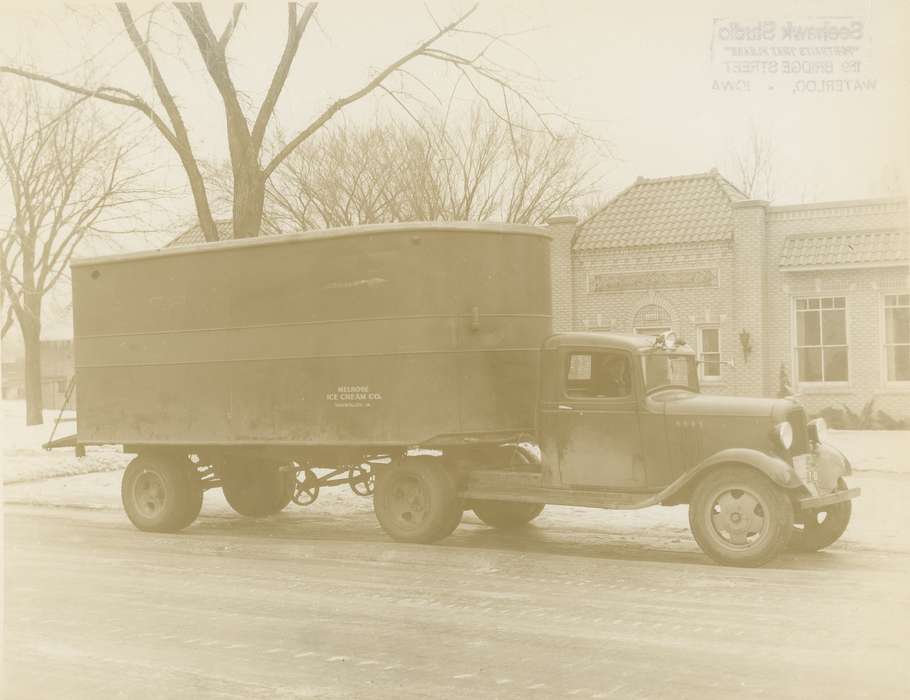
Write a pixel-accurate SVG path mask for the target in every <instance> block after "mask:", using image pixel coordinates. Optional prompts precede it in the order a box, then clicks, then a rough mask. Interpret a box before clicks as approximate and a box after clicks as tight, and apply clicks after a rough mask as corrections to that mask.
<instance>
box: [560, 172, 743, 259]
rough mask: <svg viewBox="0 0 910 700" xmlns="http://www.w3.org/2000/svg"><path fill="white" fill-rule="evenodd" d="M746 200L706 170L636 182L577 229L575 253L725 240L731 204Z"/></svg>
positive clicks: (730, 231) (730, 221)
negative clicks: (579, 251)
mask: <svg viewBox="0 0 910 700" xmlns="http://www.w3.org/2000/svg"><path fill="white" fill-rule="evenodd" d="M746 199H748V197H746V195H744V194H743V193H742V192H740V191H739V190H738V189H736V187H734V186H733V185H732V184H730V182H728V181H727V180H726V179H725V178H723V177H722V176H721V175H719V174H718V173H717V171H716V170H711V171H710V172H707V173H700V174H697V175H683V176H679V177H666V178H659V179H655V180H648V179H645V178H639V179H638V180H636V181H635V184H633V185H632V186H631V187H629V188H628V189H626V190H624V191H623V192H621V193H620V194H619V195H617V196H616V197H615V198H613V199H612V200H611V201H610V202H609V203H608V204H607V205H606V206H605V207H604V208H603V209H601V210H600V211H599V212H597V213H596V214H594V215H593V216H592V217H591V218H590V219H588V220H587V221H586V222H585V223H583V224H582V225H581V227H580V230H579V232H578V235H577V236H576V238H575V244H574V248H575V250H594V249H602V248H626V247H635V246H651V245H667V244H674V243H698V242H703V241H723V240H729V239H730V238H731V237H732V236H733V218H732V212H731V206H730V205H731V204H732V203H733V202H737V201H743V200H746Z"/></svg>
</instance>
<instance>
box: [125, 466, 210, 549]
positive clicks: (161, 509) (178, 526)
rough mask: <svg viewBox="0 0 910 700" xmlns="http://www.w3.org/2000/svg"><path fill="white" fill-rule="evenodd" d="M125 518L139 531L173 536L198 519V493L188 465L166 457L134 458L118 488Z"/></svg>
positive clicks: (197, 486)
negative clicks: (164, 533) (170, 533)
mask: <svg viewBox="0 0 910 700" xmlns="http://www.w3.org/2000/svg"><path fill="white" fill-rule="evenodd" d="M120 498H121V500H122V502H123V509H124V510H125V511H126V515H127V517H128V518H129V519H130V522H132V523H133V525H135V526H136V527H137V528H139V529H140V530H145V531H147V532H176V531H178V530H182V529H183V528H185V527H186V526H187V525H189V524H190V523H191V522H193V521H194V520H195V519H196V517H197V516H198V515H199V511H200V509H201V508H202V489H201V488H200V487H199V485H198V483H196V481H195V480H194V479H193V474H192V473H191V471H190V468H189V466H188V464H185V463H184V462H183V460H180V459H174V458H172V457H169V456H166V455H138V456H137V457H135V458H134V459H133V461H132V462H130V463H129V466H127V468H126V471H125V472H124V473H123V481H122V482H121V486H120Z"/></svg>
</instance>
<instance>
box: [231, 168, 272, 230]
mask: <svg viewBox="0 0 910 700" xmlns="http://www.w3.org/2000/svg"><path fill="white" fill-rule="evenodd" d="M264 203H265V178H264V177H263V176H262V173H261V172H259V170H258V168H256V170H255V171H253V169H252V168H242V169H239V168H235V170H234V212H233V213H234V238H256V237H257V236H258V235H259V231H260V228H261V227H262V208H263V205H264Z"/></svg>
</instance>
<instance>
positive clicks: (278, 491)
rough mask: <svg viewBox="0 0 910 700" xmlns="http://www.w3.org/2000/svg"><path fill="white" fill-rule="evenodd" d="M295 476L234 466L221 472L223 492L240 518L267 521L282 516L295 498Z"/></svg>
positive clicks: (269, 467) (257, 467)
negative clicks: (276, 515)
mask: <svg viewBox="0 0 910 700" xmlns="http://www.w3.org/2000/svg"><path fill="white" fill-rule="evenodd" d="M296 487H297V478H296V476H295V474H294V472H291V471H282V470H281V468H280V466H277V465H265V464H230V465H227V466H225V467H223V468H222V469H221V491H222V492H223V493H224V498H225V500H226V501H227V502H228V505H229V506H230V507H231V508H233V509H234V511H236V512H237V513H239V514H240V515H245V516H247V517H250V518H264V517H266V516H269V515H275V514H276V513H280V512H281V511H282V510H284V509H285V507H287V505H288V503H290V502H291V499H292V498H293V497H294V491H295V489H296Z"/></svg>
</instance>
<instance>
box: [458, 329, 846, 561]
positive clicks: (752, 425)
mask: <svg viewBox="0 0 910 700" xmlns="http://www.w3.org/2000/svg"><path fill="white" fill-rule="evenodd" d="M540 367H541V372H540V389H539V401H538V416H537V437H538V444H539V448H540V464H539V472H538V473H537V474H536V475H535V476H534V477H529V476H528V475H527V474H522V475H521V476H520V477H518V476H513V477H512V478H511V479H512V484H511V486H510V485H509V477H508V475H507V472H503V471H501V470H495V471H490V472H483V471H480V472H473V473H472V474H471V478H470V481H469V485H468V488H467V489H466V493H467V495H468V497H470V498H472V499H480V500H482V501H484V502H485V503H486V502H489V501H500V502H503V503H505V502H512V503H515V502H519V501H524V502H545V503H558V504H564V505H580V506H594V507H601V508H623V509H626V508H642V507H646V506H652V505H678V504H689V516H690V517H689V521H690V525H691V527H692V531H693V534H694V535H695V538H696V540H697V541H698V543H699V545H700V546H701V547H702V549H703V550H704V551H705V552H706V553H708V554H709V555H710V556H712V557H713V558H714V559H716V560H717V561H720V562H722V563H725V564H738V565H747V566H753V565H759V564H762V563H765V562H767V561H769V560H770V559H771V558H773V557H774V556H776V555H777V554H778V553H779V552H780V551H782V550H783V549H784V548H785V547H787V546H793V547H796V548H799V549H804V550H813V549H820V548H822V547H825V546H828V545H829V544H831V543H833V542H834V541H835V540H836V539H837V538H838V537H840V535H841V534H842V533H843V531H844V529H845V528H846V526H847V523H848V521H849V517H850V499H851V498H853V497H855V496H856V495H858V493H859V490H858V489H848V488H847V487H846V484H845V481H844V477H845V476H847V475H849V474H850V472H851V469H850V464H849V462H848V461H847V460H846V458H845V457H844V456H843V455H841V454H840V453H839V452H838V451H837V450H836V449H834V448H833V447H831V446H830V445H828V444H826V443H825V442H824V433H825V426H824V422H823V421H821V420H816V421H812V422H808V421H807V418H806V414H805V411H804V409H803V408H802V406H800V405H799V404H798V403H797V402H796V401H794V400H792V399H766V398H745V397H733V396H718V395H707V394H702V393H701V392H700V387H699V382H698V365H697V358H696V354H695V352H694V351H693V350H692V349H691V348H689V347H688V346H687V345H686V344H685V343H684V342H682V341H679V340H678V339H677V338H676V336H675V334H673V333H666V334H663V335H660V336H642V335H628V334H615V333H564V334H558V335H553V336H551V337H549V338H548V339H547V340H546V341H545V342H544V344H543V348H542V352H541V363H540ZM484 507H485V508H489V506H488V505H485V506H484ZM502 508H503V510H504V511H505V510H507V509H508V508H513V509H514V510H515V512H516V519H520V518H521V513H522V512H523V511H521V510H520V509H518V508H517V506H505V505H504V506H502Z"/></svg>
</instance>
